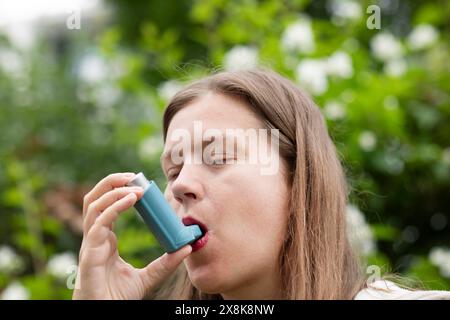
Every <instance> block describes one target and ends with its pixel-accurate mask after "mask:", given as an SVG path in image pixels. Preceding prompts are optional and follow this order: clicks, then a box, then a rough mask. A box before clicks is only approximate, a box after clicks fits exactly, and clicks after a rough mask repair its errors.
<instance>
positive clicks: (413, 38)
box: [408, 24, 439, 50]
mask: <svg viewBox="0 0 450 320" xmlns="http://www.w3.org/2000/svg"><path fill="white" fill-rule="evenodd" d="M438 37H439V33H438V31H437V30H436V29H435V28H434V27H433V26H432V25H429V24H420V25H418V26H416V27H415V28H414V29H413V30H412V31H411V33H410V34H409V36H408V45H409V47H410V48H411V49H412V50H420V49H425V48H428V47H430V46H431V45H433V44H434V43H435V42H436V41H437V39H438Z"/></svg>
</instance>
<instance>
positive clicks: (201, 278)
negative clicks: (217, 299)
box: [188, 267, 227, 294]
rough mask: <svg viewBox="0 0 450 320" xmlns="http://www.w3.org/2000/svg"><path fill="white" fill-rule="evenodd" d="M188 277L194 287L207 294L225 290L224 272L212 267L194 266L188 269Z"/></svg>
mask: <svg viewBox="0 0 450 320" xmlns="http://www.w3.org/2000/svg"><path fill="white" fill-rule="evenodd" d="M188 273H189V279H190V280H191V282H192V284H193V285H194V287H196V288H197V289H198V290H200V291H202V292H204V293H208V294H218V293H220V292H223V291H224V290H226V288H225V284H226V282H227V281H225V279H224V274H223V273H220V272H219V271H214V270H212V268H201V267H200V268H196V269H195V270H189V272H188Z"/></svg>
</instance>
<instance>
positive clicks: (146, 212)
mask: <svg viewBox="0 0 450 320" xmlns="http://www.w3.org/2000/svg"><path fill="white" fill-rule="evenodd" d="M127 186H138V187H142V188H143V189H144V194H143V196H142V198H141V199H139V201H137V202H136V203H135V205H134V207H135V208H136V210H137V212H138V213H139V215H140V216H141V217H142V219H143V220H144V222H145V224H146V225H147V226H148V228H149V229H150V231H151V232H152V233H153V234H154V235H155V237H156V239H157V240H158V241H159V243H160V244H161V246H162V247H163V248H164V250H165V251H166V252H169V253H170V252H174V251H177V250H178V249H180V248H182V247H183V246H185V245H186V244H189V243H192V242H194V241H196V240H197V239H198V238H200V237H201V236H202V235H203V234H202V231H201V230H200V227H199V226H198V225H196V224H194V225H190V226H185V225H184V224H183V223H182V222H181V220H180V219H179V218H178V216H177V215H176V213H175V211H174V210H173V209H172V207H171V206H170V204H169V203H168V202H167V200H166V199H165V198H164V195H163V194H162V192H161V190H160V189H159V188H158V186H157V185H156V183H155V181H153V180H150V181H149V180H147V178H146V177H145V176H144V174H143V173H142V172H139V173H138V174H137V175H136V176H135V177H134V178H133V180H131V181H130V182H128V183H127Z"/></svg>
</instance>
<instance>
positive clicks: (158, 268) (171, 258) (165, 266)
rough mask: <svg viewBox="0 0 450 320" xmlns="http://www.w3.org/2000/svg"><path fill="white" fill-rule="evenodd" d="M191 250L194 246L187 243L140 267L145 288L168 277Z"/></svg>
mask: <svg viewBox="0 0 450 320" xmlns="http://www.w3.org/2000/svg"><path fill="white" fill-rule="evenodd" d="M191 252H192V247H191V246H190V245H186V246H184V247H183V248H181V249H179V250H177V251H175V252H173V253H165V254H163V255H162V256H161V257H159V258H158V259H156V260H154V261H153V262H151V263H150V264H149V265H148V266H146V267H145V268H143V269H140V270H139V272H140V274H141V278H142V281H143V283H144V286H145V288H152V287H154V286H156V285H158V284H159V283H160V282H161V281H163V280H164V279H166V278H167V277H168V276H169V275H170V274H172V273H173V272H174V271H175V270H176V269H177V267H178V266H179V264H180V263H181V262H183V260H184V259H185V258H186V257H187V256H189V255H190V254H191Z"/></svg>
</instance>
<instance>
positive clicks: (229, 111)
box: [166, 92, 263, 143]
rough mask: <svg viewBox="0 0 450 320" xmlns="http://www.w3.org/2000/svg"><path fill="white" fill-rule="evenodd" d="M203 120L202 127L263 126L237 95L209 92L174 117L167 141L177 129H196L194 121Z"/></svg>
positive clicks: (223, 129) (242, 127) (191, 130)
mask: <svg viewBox="0 0 450 320" xmlns="http://www.w3.org/2000/svg"><path fill="white" fill-rule="evenodd" d="M198 121H201V123H202V129H203V130H207V129H219V130H221V131H225V130H226V129H237V128H239V129H249V128H263V126H262V122H261V121H260V120H259V119H258V118H257V116H256V115H255V114H254V113H253V112H252V110H251V109H250V107H249V106H248V105H247V104H246V102H245V101H243V100H242V99H239V98H237V97H232V96H226V95H223V94H217V93H212V92H209V93H207V94H206V95H204V96H201V97H199V98H197V99H196V100H194V101H193V102H191V103H190V104H188V105H186V106H184V107H183V108H182V109H181V110H180V111H178V112H177V113H176V114H175V116H174V117H173V118H172V121H171V123H170V126H169V128H168V131H167V140H166V141H167V143H169V142H170V136H171V134H172V132H173V131H174V130H175V129H181V128H183V129H185V130H188V131H190V132H193V130H194V122H198Z"/></svg>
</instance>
